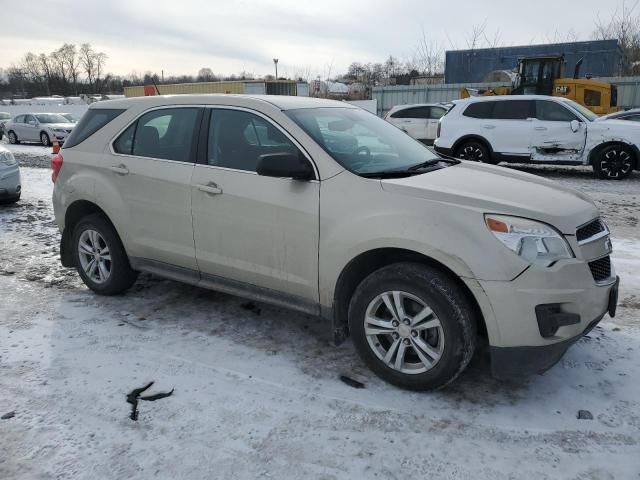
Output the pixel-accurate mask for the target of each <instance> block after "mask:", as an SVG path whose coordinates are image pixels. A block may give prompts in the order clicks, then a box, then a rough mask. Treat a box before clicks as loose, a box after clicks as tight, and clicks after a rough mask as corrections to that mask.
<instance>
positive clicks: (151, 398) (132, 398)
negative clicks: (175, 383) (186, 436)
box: [127, 382, 174, 421]
mask: <svg viewBox="0 0 640 480" xmlns="http://www.w3.org/2000/svg"><path fill="white" fill-rule="evenodd" d="M152 385H153V382H149V383H148V384H146V385H145V386H144V387H142V388H136V389H134V390H131V393H129V394H128V395H127V403H130V404H131V415H130V416H129V418H131V420H133V421H137V420H138V400H146V401H148V402H155V401H156V400H160V399H161V398H167V397H169V396H171V395H172V394H173V391H174V389H173V388H172V389H171V391H170V392H164V393H156V394H154V395H148V396H146V397H142V396H140V395H141V394H142V393H143V392H145V391H146V390H148V389H149V388H151V386H152Z"/></svg>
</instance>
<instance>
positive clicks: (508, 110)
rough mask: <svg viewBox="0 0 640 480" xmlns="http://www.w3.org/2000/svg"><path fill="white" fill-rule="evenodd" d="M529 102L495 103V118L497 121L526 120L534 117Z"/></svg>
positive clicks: (510, 101) (507, 101)
mask: <svg viewBox="0 0 640 480" xmlns="http://www.w3.org/2000/svg"><path fill="white" fill-rule="evenodd" d="M531 107H532V102H530V101H529V100H505V101H502V102H495V106H494V107H493V116H492V117H493V118H494V119H497V120H526V119H527V118H529V117H531V116H533V112H532V111H531V110H532V109H531Z"/></svg>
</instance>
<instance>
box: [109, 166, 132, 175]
mask: <svg viewBox="0 0 640 480" xmlns="http://www.w3.org/2000/svg"><path fill="white" fill-rule="evenodd" d="M109 170H111V171H112V172H113V173H117V174H118V175H129V169H128V168H127V166H126V165H123V164H120V165H111V166H110V167H109Z"/></svg>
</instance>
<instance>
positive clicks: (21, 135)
mask: <svg viewBox="0 0 640 480" xmlns="http://www.w3.org/2000/svg"><path fill="white" fill-rule="evenodd" d="M75 125H76V124H75V123H71V122H70V121H69V120H68V119H67V118H65V117H63V116H62V115H60V114H58V113H25V114H23V115H18V116H16V117H15V118H14V119H13V120H12V121H10V122H7V123H5V125H4V130H5V132H6V134H7V137H9V143H20V142H40V143H42V145H44V146H45V147H48V146H50V145H51V143H52V142H53V141H54V140H55V141H57V142H58V143H60V144H62V143H64V141H65V139H66V138H67V137H68V136H69V134H70V133H71V132H72V131H73V128H74V127H75Z"/></svg>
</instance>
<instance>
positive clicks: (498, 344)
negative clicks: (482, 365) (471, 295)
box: [475, 259, 618, 377]
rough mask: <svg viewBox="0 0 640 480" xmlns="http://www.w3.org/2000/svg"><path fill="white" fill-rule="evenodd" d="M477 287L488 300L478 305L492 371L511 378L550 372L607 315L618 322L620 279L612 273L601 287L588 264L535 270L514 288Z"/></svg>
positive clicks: (496, 283) (577, 262)
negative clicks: (573, 345)
mask: <svg viewBox="0 0 640 480" xmlns="http://www.w3.org/2000/svg"><path fill="white" fill-rule="evenodd" d="M476 285H477V286H478V287H479V288H478V289H476V290H475V293H476V297H477V298H479V297H484V299H482V298H479V304H480V307H481V309H482V311H483V316H484V319H485V324H486V326H487V333H488V336H489V344H490V347H491V353H492V355H491V363H492V370H493V372H494V375H495V376H497V377H511V376H516V375H518V376H519V375H528V374H531V373H539V372H543V371H545V370H547V369H548V368H550V367H551V366H553V365H554V364H555V363H556V362H557V361H558V360H559V359H560V358H561V357H562V355H563V354H564V353H565V352H566V350H567V349H568V348H569V347H570V346H571V345H572V344H573V343H575V342H576V341H577V340H578V339H579V338H581V337H582V336H583V335H584V334H585V333H586V332H588V331H589V330H590V329H591V328H593V327H594V326H595V325H596V324H597V323H598V322H599V321H600V320H601V319H602V317H603V316H604V315H605V314H606V313H607V312H609V314H610V315H611V316H613V315H614V314H615V304H616V302H617V291H618V288H617V287H618V278H617V277H616V275H615V272H614V270H613V267H611V276H610V278H609V279H608V280H606V281H604V282H596V281H595V280H594V277H593V275H592V273H591V270H590V269H589V264H588V262H587V261H585V260H580V259H571V260H566V261H563V262H558V263H557V264H556V265H554V266H552V267H549V268H542V267H534V266H531V267H529V268H528V269H527V270H526V271H524V272H523V273H522V274H520V275H519V276H518V277H517V278H515V279H514V280H512V281H510V282H503V281H485V280H480V281H478V282H477V284H476ZM478 293H483V294H484V295H481V296H479V295H478ZM483 300H486V301H483Z"/></svg>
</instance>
